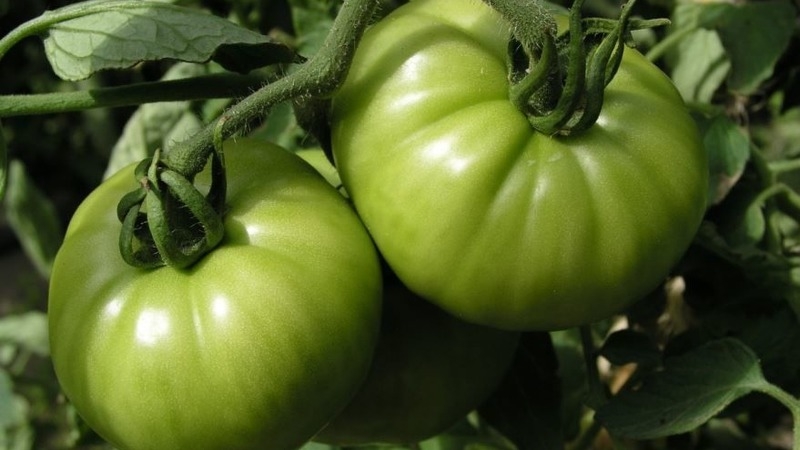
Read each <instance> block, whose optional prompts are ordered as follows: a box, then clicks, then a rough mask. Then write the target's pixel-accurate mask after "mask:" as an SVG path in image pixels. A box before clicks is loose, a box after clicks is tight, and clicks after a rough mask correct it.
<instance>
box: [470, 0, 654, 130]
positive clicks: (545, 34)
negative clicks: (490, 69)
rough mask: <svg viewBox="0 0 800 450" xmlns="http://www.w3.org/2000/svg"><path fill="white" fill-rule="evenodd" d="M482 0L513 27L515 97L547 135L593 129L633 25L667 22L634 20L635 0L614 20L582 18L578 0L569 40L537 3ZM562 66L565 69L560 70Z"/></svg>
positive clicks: (572, 11)
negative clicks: (597, 37)
mask: <svg viewBox="0 0 800 450" xmlns="http://www.w3.org/2000/svg"><path fill="white" fill-rule="evenodd" d="M484 1H485V2H486V3H487V4H489V5H490V6H491V7H493V8H494V9H495V10H496V11H497V12H498V13H500V15H502V16H503V17H504V18H505V19H506V20H507V21H508V22H509V23H510V25H511V29H512V32H513V39H512V42H511V45H510V46H509V49H510V52H509V53H510V55H511V56H510V58H509V59H510V60H511V61H512V63H511V64H509V66H510V74H509V79H510V80H511V87H510V90H509V97H510V98H511V102H512V103H513V104H514V105H515V106H517V108H519V109H520V110H521V111H522V112H523V113H524V114H525V115H526V116H527V117H528V120H529V121H530V123H531V126H532V127H533V128H534V129H536V130H537V131H540V132H542V133H545V134H548V135H554V134H572V133H579V132H581V131H584V130H587V129H588V128H590V127H591V126H592V125H593V124H594V123H595V122H596V121H597V118H598V117H599V115H600V110H601V109H602V106H603V99H604V90H605V87H606V86H607V85H608V83H610V82H611V80H612V79H613V77H614V75H615V74H616V71H617V68H618V67H619V64H620V61H621V59H622V53H623V48H624V46H625V45H626V44H631V43H632V42H633V39H632V37H631V35H630V30H632V29H641V28H650V27H654V26H660V25H664V24H667V23H669V21H667V20H664V19H655V20H632V19H630V15H631V10H632V7H633V5H634V3H635V2H636V0H630V1H628V3H626V4H625V5H624V6H623V9H622V13H621V15H620V17H619V19H618V20H616V21H612V20H607V19H597V18H589V19H584V18H583V17H582V16H581V9H582V7H583V0H575V1H574V2H573V4H572V8H571V9H570V14H569V33H568V39H562V38H561V37H560V36H557V33H556V31H555V30H554V29H553V28H552V26H551V25H550V24H554V23H555V21H554V19H553V18H552V16H550V14H549V13H548V12H547V11H545V10H544V8H542V7H539V6H538V5H536V6H535V7H534V6H528V5H525V7H523V6H521V5H519V4H518V3H519V2H516V1H511V0H484ZM528 3H530V2H528ZM533 3H534V4H536V2H533ZM544 16H548V17H549V19H546V18H543V17H544ZM539 24H546V25H545V26H542V25H539ZM531 28H534V29H535V30H534V31H531ZM592 35H604V37H603V38H602V39H601V40H599V41H598V40H597V39H590V38H589V36H592ZM515 42H516V43H517V44H518V45H517V46H515V45H514V43H515ZM518 46H521V47H522V50H523V51H522V53H523V54H524V55H525V56H527V61H526V62H525V63H520V62H518V61H517V60H518V59H519V56H518V53H519V52H517V47H518ZM564 58H566V59H567V61H566V62H565V61H563V59H564ZM562 67H565V68H566V71H565V72H566V73H563V74H562V73H561V68H562Z"/></svg>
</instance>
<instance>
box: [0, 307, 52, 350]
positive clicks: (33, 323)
mask: <svg viewBox="0 0 800 450" xmlns="http://www.w3.org/2000/svg"><path fill="white" fill-rule="evenodd" d="M0 342H3V343H10V344H13V345H14V346H16V347H20V348H23V349H25V350H27V351H29V352H31V353H33V354H36V355H39V356H49V355H50V343H49V341H48V333H47V315H46V314H45V313H43V312H39V311H29V312H26V313H23V314H19V315H15V316H6V317H3V318H2V319H0Z"/></svg>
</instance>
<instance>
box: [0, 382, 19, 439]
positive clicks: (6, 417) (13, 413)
mask: <svg viewBox="0 0 800 450" xmlns="http://www.w3.org/2000/svg"><path fill="white" fill-rule="evenodd" d="M14 397H15V396H14V382H13V381H12V380H11V377H10V376H9V375H8V372H6V371H5V369H0V428H3V429H5V428H8V427H11V426H14V425H16V424H17V423H18V422H19V416H18V409H17V405H16V401H15V398H14Z"/></svg>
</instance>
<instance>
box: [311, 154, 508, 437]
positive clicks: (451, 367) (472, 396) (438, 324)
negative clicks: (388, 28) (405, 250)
mask: <svg viewBox="0 0 800 450" xmlns="http://www.w3.org/2000/svg"><path fill="white" fill-rule="evenodd" d="M297 154H298V155H299V156H300V157H301V158H303V159H305V160H306V161H307V162H309V163H310V164H311V165H312V166H313V167H314V168H315V169H317V171H319V173H320V174H322V175H324V176H325V179H327V180H328V182H329V183H331V185H333V186H340V184H341V180H340V179H339V175H338V173H337V171H336V168H335V167H334V166H333V165H331V163H330V161H328V159H327V157H326V156H325V154H324V153H323V151H322V149H320V148H311V149H303V150H300V151H298V152H297ZM383 283H384V284H383V286H384V287H383V301H384V306H383V313H382V320H381V332H380V336H379V338H378V345H377V347H376V349H375V356H374V358H373V361H372V367H371V368H370V372H369V374H368V375H367V378H366V379H365V380H364V383H363V384H362V386H361V388H360V389H359V391H358V393H356V395H355V397H354V398H353V399H352V400H351V401H350V403H349V404H348V405H347V407H345V408H344V410H342V412H340V413H339V414H338V415H337V416H336V417H335V418H334V419H333V420H332V421H331V422H330V423H329V424H328V425H327V426H326V427H325V428H323V430H322V431H321V432H320V433H319V434H318V435H317V436H315V437H314V440H315V441H317V442H323V443H327V444H332V445H337V446H352V445H363V444H376V443H377V444H398V445H409V444H414V443H417V442H420V441H422V440H425V439H427V438H430V437H433V436H435V435H437V434H440V433H442V432H444V431H446V430H447V429H448V428H450V427H451V426H452V425H454V424H455V423H456V422H458V421H459V420H460V419H462V418H464V416H466V415H467V414H468V413H469V412H470V411H472V410H473V409H475V408H476V407H477V406H479V404H480V403H481V402H483V401H484V400H486V399H487V398H488V397H489V395H490V394H491V393H492V392H493V391H494V389H495V388H496V387H497V386H498V385H499V384H500V382H501V380H502V378H503V376H504V375H505V373H506V371H507V370H508V368H509V365H510V364H511V362H512V360H513V358H514V353H515V351H516V349H517V346H518V343H519V337H520V336H519V333H516V332H511V331H505V330H498V329H495V328H489V327H484V326H480V325H475V324H471V323H468V322H464V321H462V320H459V319H457V318H456V317H453V316H452V315H450V314H448V313H446V312H444V311H442V310H441V309H440V308H438V307H436V306H434V305H432V304H431V303H430V302H427V301H425V300H424V299H422V298H420V297H418V296H416V295H414V294H413V293H412V292H411V291H409V290H408V288H406V287H405V286H403V284H402V283H400V280H398V279H397V277H396V276H395V275H394V274H393V273H392V272H391V271H390V270H389V269H388V268H387V267H385V266H384V271H383Z"/></svg>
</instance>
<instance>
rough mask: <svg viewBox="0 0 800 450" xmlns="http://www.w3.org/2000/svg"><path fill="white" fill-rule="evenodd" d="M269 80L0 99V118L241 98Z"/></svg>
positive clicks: (187, 82)
mask: <svg viewBox="0 0 800 450" xmlns="http://www.w3.org/2000/svg"><path fill="white" fill-rule="evenodd" d="M269 81H270V80H269V79H268V78H267V77H264V76H257V75H233V74H215V75H206V76H200V77H193V78H186V79H181V80H169V81H154V82H147V83H135V84H130V85H125V86H115V87H104V88H97V89H90V90H86V91H74V92H51V93H46V94H29V95H4V96H0V118H2V117H12V116H28V115H40V114H53V113H64V112H72V111H83V110H87V109H92V108H113V107H120V106H134V105H139V104H143V103H154V102H170V101H186V100H206V99H212V98H232V97H241V96H245V95H248V94H250V93H252V92H253V91H254V90H256V89H258V88H260V87H261V86H263V85H264V84H266V83H267V82H269Z"/></svg>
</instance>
